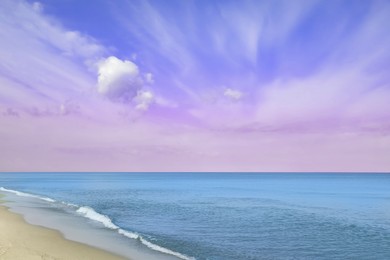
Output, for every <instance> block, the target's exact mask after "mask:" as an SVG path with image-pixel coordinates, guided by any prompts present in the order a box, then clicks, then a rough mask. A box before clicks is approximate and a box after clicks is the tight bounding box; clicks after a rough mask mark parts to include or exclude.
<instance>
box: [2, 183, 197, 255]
mask: <svg viewBox="0 0 390 260" xmlns="http://www.w3.org/2000/svg"><path fill="white" fill-rule="evenodd" d="M0 191H4V192H10V193H13V194H15V195H18V196H23V197H30V198H35V199H39V200H43V201H46V202H48V203H54V204H55V203H60V204H62V205H65V206H68V207H69V208H71V209H72V211H73V210H74V211H75V213H76V214H77V215H79V216H81V217H84V218H87V219H90V220H92V221H95V222H97V223H99V224H101V225H103V226H104V227H105V228H108V229H111V230H115V231H116V232H118V234H120V235H123V236H125V237H127V238H130V239H136V240H138V241H140V242H141V243H142V244H143V245H145V246H146V247H148V248H149V249H151V250H154V251H157V252H160V253H164V254H168V255H172V256H175V257H178V258H180V259H183V260H195V258H193V257H189V256H186V255H184V254H181V253H179V252H175V251H172V250H170V249H168V248H165V247H162V246H159V245H157V244H154V243H152V242H150V241H148V240H146V239H145V238H143V237H142V236H141V235H140V234H137V233H135V232H131V231H127V230H124V229H122V228H120V227H119V226H117V225H115V224H114V223H113V222H112V220H111V219H110V218H109V217H108V216H106V215H104V214H101V213H99V212H97V211H96V210H95V209H93V208H91V207H88V206H79V205H76V204H73V203H67V202H63V201H61V202H59V201H56V200H54V199H51V198H48V197H43V196H38V195H34V194H29V193H25V192H20V191H16V190H11V189H6V188H4V187H0Z"/></svg>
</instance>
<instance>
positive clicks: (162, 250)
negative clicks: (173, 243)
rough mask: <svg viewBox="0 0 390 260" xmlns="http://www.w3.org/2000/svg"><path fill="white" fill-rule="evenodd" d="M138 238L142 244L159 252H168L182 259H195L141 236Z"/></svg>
mask: <svg viewBox="0 0 390 260" xmlns="http://www.w3.org/2000/svg"><path fill="white" fill-rule="evenodd" d="M139 240H140V241H141V243H142V244H144V245H145V246H147V247H149V248H150V249H152V250H155V251H159V252H162V253H165V254H169V255H173V256H176V257H178V258H181V259H184V260H195V258H193V257H188V256H186V255H183V254H180V253H179V252H175V251H172V250H169V249H168V248H165V247H162V246H159V245H156V244H153V243H152V242H149V241H148V240H146V239H144V238H142V237H141V236H140V237H139Z"/></svg>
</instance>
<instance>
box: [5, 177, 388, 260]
mask: <svg viewBox="0 0 390 260" xmlns="http://www.w3.org/2000/svg"><path fill="white" fill-rule="evenodd" d="M0 187H1V188H0V192H1V193H3V194H6V195H7V197H6V199H7V200H8V202H7V204H6V205H7V206H9V207H10V208H11V210H12V211H15V212H19V213H21V214H23V215H25V217H26V219H27V220H28V221H29V222H31V223H35V224H39V225H43V226H48V227H52V228H56V229H59V230H60V231H61V232H63V233H64V234H65V236H66V237H68V238H71V239H74V240H79V241H82V242H85V243H89V244H91V245H95V246H98V247H101V248H103V249H107V250H111V251H113V252H116V253H118V254H121V255H124V256H129V257H130V255H133V254H134V252H135V253H139V254H140V257H141V258H142V254H145V255H149V258H150V259H223V260H228V259H390V174H374V173H356V174H353V173H348V174H346V173H0ZM82 230H86V231H88V232H87V233H86V234H85V233H84V234H82ZM91 234H92V235H91ZM91 236H92V237H93V238H91Z"/></svg>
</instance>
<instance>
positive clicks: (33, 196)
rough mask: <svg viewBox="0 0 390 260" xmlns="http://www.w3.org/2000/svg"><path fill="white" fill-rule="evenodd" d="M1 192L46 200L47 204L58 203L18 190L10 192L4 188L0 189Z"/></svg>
mask: <svg viewBox="0 0 390 260" xmlns="http://www.w3.org/2000/svg"><path fill="white" fill-rule="evenodd" d="M0 191H6V192H10V193H13V194H16V195H18V196H22V197H29V198H35V199H40V200H44V201H47V202H56V201H55V200H53V199H51V198H47V197H42V196H38V195H33V194H30V193H25V192H21V191H16V190H9V189H6V188H4V187H0Z"/></svg>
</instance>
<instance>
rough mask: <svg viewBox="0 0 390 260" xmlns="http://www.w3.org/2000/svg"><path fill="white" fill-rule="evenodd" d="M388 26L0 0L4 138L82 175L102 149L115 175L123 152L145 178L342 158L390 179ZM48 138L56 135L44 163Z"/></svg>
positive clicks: (278, 8) (350, 5)
mask: <svg viewBox="0 0 390 260" xmlns="http://www.w3.org/2000/svg"><path fill="white" fill-rule="evenodd" d="M389 17H390V2H389V1H385V0H372V1H365V0H329V1H320V0H310V1H309V0H297V1H287V0H285V1H282V0H278V1H271V0H263V1H261V0H257V1H255V0H253V1H190V0H180V1H179V0H177V1H176V0H170V1H152V0H149V1H148V0H143V1H129V0H118V1H108V0H99V1H93V2H92V1H76V0H57V1H49V0H43V1H39V2H37V1H29V0H28V1H27V0H15V1H12V0H3V1H1V3H0V39H1V40H0V119H1V121H2V123H3V125H4V126H6V127H4V129H3V135H2V136H0V137H1V138H2V139H0V141H2V142H3V146H4V145H5V144H7V145H8V146H9V147H12V148H13V149H11V150H12V151H13V153H11V154H10V155H9V156H10V158H14V156H15V155H17V154H23V156H22V157H23V158H24V159H26V158H28V159H29V161H34V163H36V164H37V165H44V164H43V161H44V160H42V158H46V157H48V156H49V154H50V156H52V155H51V152H52V153H53V156H54V155H55V156H56V158H55V159H53V161H56V160H58V161H59V162H60V164H61V165H63V167H65V166H66V165H68V160H76V161H78V162H79V164H80V165H83V167H86V169H89V168H88V167H92V166H91V165H92V164H91V162H90V160H96V158H97V157H99V156H101V154H106V153H107V154H114V155H113V156H114V158H113V159H112V161H108V162H106V163H107V165H111V166H112V165H120V169H130V168H131V167H130V166H129V164H131V163H130V162H128V161H126V160H125V159H123V158H122V156H123V153H130V154H132V155H131V156H130V157H131V160H134V161H136V162H137V163H138V164H139V165H138V166H137V167H136V168H137V169H141V170H142V169H149V168H147V166H146V165H145V164H147V162H148V159H151V158H154V159H156V160H157V161H158V163H156V164H155V165H157V166H158V165H160V166H161V167H162V168H164V167H167V169H168V168H169V165H171V161H170V160H174V159H175V158H176V156H177V153H178V154H182V155H183V156H184V155H186V158H182V159H181V160H182V161H181V163H179V165H177V168H175V167H174V168H175V169H181V168H180V167H184V166H185V165H186V164H188V162H187V161H186V160H187V159H188V158H195V159H193V160H195V161H197V160H198V162H201V164H199V163H198V164H196V163H192V161H191V162H190V163H191V164H193V165H198V166H199V165H203V166H202V167H204V168H205V169H208V167H209V166H210V167H211V168H213V167H215V169H228V170H229V169H232V170H234V169H250V170H253V169H260V170H261V169H279V170H280V169H281V170H286V169H287V170H289V169H298V170H299V169H306V170H307V169H312V168H314V169H317V168H318V167H319V166H318V167H316V166H315V165H316V163H314V162H316V161H317V162H318V163H317V164H318V165H321V166H324V165H325V166H326V165H329V163H328V162H327V160H326V159H320V158H326V157H327V156H330V155H331V154H332V156H333V154H334V156H335V155H336V154H338V155H339V156H338V157H337V158H338V159H337V163H335V166H334V167H333V168H332V167H331V168H330V169H370V166H372V165H379V166H380V167H379V166H378V167H379V168H380V169H387V168H386V167H389V163H388V162H387V161H388V160H387V161H386V160H384V159H383V160H382V158H387V157H386V156H388V155H389V146H388V142H389V140H388V133H389V130H390V102H389V100H390V74H389V73H388V71H389V69H390V34H389V33H388V28H387V24H389V23H390V21H389V19H390V18H389ZM42 124H43V125H42ZM101 124H103V125H104V127H103V128H101ZM24 127H27V128H28V129H29V130H28V131H26V132H24V133H23V132H18V131H19V130H18V129H21V128H24ZM68 128H69V129H73V128H74V129H80V131H81V132H80V133H77V134H76V133H69V132H65V133H64V132H62V131H63V129H68ZM59 129H60V130H59ZM83 129H89V130H88V131H89V132H92V133H94V135H91V136H89V135H88V134H87V132H85V133H84V132H83ZM37 133H39V135H41V137H40V138H42V140H41V143H45V139H46V137H47V136H52V139H51V140H53V141H52V143H50V144H47V147H46V150H45V151H46V152H45V153H42V154H41V157H40V158H41V159H39V160H38V159H32V158H34V156H35V155H34V156H33V151H34V149H33V147H34V146H35V145H37V144H36V143H35V142H36V140H40V139H39V138H36V137H35V135H36V134H37ZM115 133H120V134H118V137H116V136H115ZM140 133H142V134H140ZM167 133H168V134H167ZM73 134H74V135H73ZM79 134H80V135H81V136H83V138H82V137H81V136H78V135H79ZM84 134H85V136H84ZM20 135H21V136H20ZM105 138H107V140H106V139H105ZM328 138H329V139H330V140H331V141H329V140H328V141H329V142H330V143H331V145H330V144H329V142H328V141H327V142H325V140H327V139H328ZM365 138H367V139H365ZM378 138H379V139H378ZM10 140H14V141H10ZM16 140H19V141H16ZM21 140H23V142H22V141H21ZM59 140H64V143H62V141H59ZM80 140H81V141H80ZM282 140H283V141H282ZM297 140H299V141H297ZM57 142H59V143H57ZM203 144H204V145H203ZM329 145H330V147H329ZM332 145H334V146H332ZM268 146H272V147H273V150H272V152H270V154H267V153H268V152H267V149H266V148H265V147H268ZM285 146H288V147H290V148H289V149H287V150H286V149H285ZM351 147H354V151H356V155H353V156H347V157H342V156H341V155H340V154H341V151H344V152H343V154H346V153H347V152H346V151H349V152H350V150H349V149H351ZM53 151H54V152H53ZM69 151H72V152H69ZM118 151H120V152H118ZM123 151H125V152H123ZM130 151H131V152H130ZM162 151H164V152H162ZM286 151H289V152H286ZM349 152H348V153H349ZM133 153H134V154H136V155H134V154H133ZM143 153H146V154H147V155H142V156H141V155H140V154H143ZM161 153H163V154H164V155H161ZM236 153H238V154H236ZM80 154H81V155H82V156H81V157H83V156H86V157H87V158H88V159H85V158H84V159H85V161H84V160H82V159H80ZM291 154H295V156H296V157H297V158H296V159H291V158H289V156H290V155H291ZM313 154H316V155H323V156H322V157H321V156H316V157H315V158H311V157H310V156H312V155H313ZM309 155H310V156H309ZM37 156H38V155H37ZM50 156H49V157H50ZM139 156H141V157H142V158H141V159H140V158H139ZM165 156H168V157H169V158H168V159H167V158H165ZM170 156H172V157H170ZM269 156H271V157H272V158H278V159H276V160H275V159H272V160H270V159H269ZM340 156H341V157H340ZM25 157H26V158H25ZM74 157H75V158H74ZM72 158H73V159H72ZM126 158H127V157H126ZM163 158H165V159H163ZM231 158H236V159H235V160H237V161H236V162H235V163H232V164H231V162H232V160H231ZM293 158H294V157H293ZM308 158H311V159H310V160H309V159H308ZM358 158H359V159H358ZM361 158H370V159H367V160H362V159H361ZM373 158H376V159H373ZM131 160H130V161H131ZM188 160H189V159H188ZM274 160H275V161H274ZM377 160H378V161H377ZM11 161H12V160H11ZM353 161H360V162H361V165H360V166H354V164H353ZM131 162H132V161H131ZM83 163H85V164H83ZM12 165H14V164H12V163H11V164H10V165H9V167H11V168H12ZM131 165H134V164H131ZM0 166H1V165H0ZM157 166H156V167H157ZM7 167H8V166H7ZM37 167H38V166H37ZM53 167H54V166H53ZM80 167H81V166H80ZM107 167H108V169H111V168H109V166H107ZM118 167H119V166H118ZM126 167H130V168H126ZM144 167H146V168H144ZM194 167H195V166H194ZM157 169H158V167H157Z"/></svg>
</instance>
